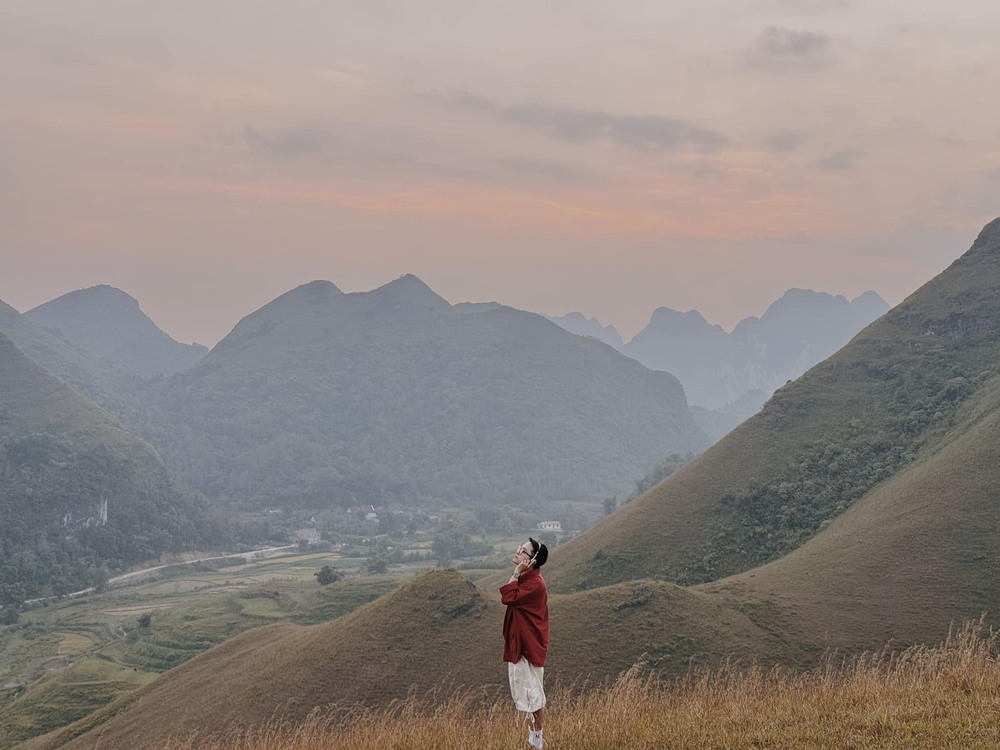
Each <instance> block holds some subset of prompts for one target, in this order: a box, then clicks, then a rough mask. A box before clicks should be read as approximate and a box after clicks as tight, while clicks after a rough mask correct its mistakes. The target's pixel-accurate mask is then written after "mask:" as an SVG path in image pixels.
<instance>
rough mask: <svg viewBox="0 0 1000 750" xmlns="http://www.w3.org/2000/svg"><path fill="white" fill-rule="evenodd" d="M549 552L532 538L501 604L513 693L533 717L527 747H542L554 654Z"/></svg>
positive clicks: (517, 560) (519, 556) (521, 551)
mask: <svg viewBox="0 0 1000 750" xmlns="http://www.w3.org/2000/svg"><path fill="white" fill-rule="evenodd" d="M548 559H549V550H548V548H547V547H546V546H545V545H544V544H539V543H538V542H537V541H535V540H534V539H531V538H529V539H528V541H527V542H526V543H525V544H522V545H521V546H520V547H518V548H517V552H515V553H514V560H513V561H514V564H515V565H516V566H517V567H516V568H514V572H513V573H512V574H511V576H510V580H509V581H508V582H507V583H505V584H504V585H503V586H501V587H500V601H501V602H503V603H504V604H506V605H507V612H506V613H505V614H504V617H503V660H504V661H505V662H507V677H508V679H509V680H510V694H511V697H513V699H514V704H515V705H516V706H517V710H518V711H524V712H525V713H526V714H528V721H529V723H530V724H531V730H530V731H529V732H528V744H529V745H531V746H532V747H536V748H540V747H542V746H543V745H544V741H543V739H542V724H543V720H544V713H545V690H544V689H543V687H542V676H543V673H544V671H545V669H544V667H545V655H546V653H547V652H548V650H549V597H548V592H547V591H546V589H545V579H544V578H542V573H541V571H540V570H539V568H541V567H542V566H543V565H544V564H545V561H546V560H548Z"/></svg>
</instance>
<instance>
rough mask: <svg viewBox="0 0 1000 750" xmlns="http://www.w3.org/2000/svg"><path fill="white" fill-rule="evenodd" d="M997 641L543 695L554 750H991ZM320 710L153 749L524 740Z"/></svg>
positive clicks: (503, 710)
mask: <svg viewBox="0 0 1000 750" xmlns="http://www.w3.org/2000/svg"><path fill="white" fill-rule="evenodd" d="M998 673H1000V660H998V658H997V643H996V639H995V637H990V636H987V635H985V634H982V633H981V632H977V630H976V628H975V627H974V626H972V627H967V628H963V629H962V630H959V631H957V632H956V633H955V634H954V635H952V636H951V637H949V639H948V640H947V641H945V642H944V643H942V644H941V645H938V646H935V647H931V648H923V647H921V648H914V649H910V650H907V651H904V652H902V653H893V654H880V655H874V656H867V657H861V658H858V659H852V660H849V661H848V662H847V663H845V664H840V663H835V664H829V665H826V666H824V667H823V668H821V669H818V670H816V671H814V672H810V673H806V674H795V673H789V672H786V671H780V670H779V671H771V672H750V673H738V672H733V671H732V670H721V671H716V672H704V671H700V670H699V671H696V672H694V673H693V674H692V675H691V676H689V677H686V678H684V679H682V680H680V681H678V682H667V683H659V682H656V681H649V680H646V679H644V678H642V677H641V676H636V675H634V674H629V675H626V676H625V677H623V678H622V679H620V680H619V681H618V682H616V684H614V685H613V686H610V687H601V688H597V689H593V690H590V691H587V692H582V693H574V692H568V691H562V690H553V691H550V695H549V710H548V718H547V719H546V725H545V736H546V740H547V741H548V742H549V743H551V746H552V747H554V748H555V747H566V748H586V749H587V750H611V748H658V749H659V748H663V749H665V750H690V749H691V748H699V749H701V748H704V749H705V750H760V748H787V749H788V750H792V749H794V750H843V749H844V748H924V749H926V750H944V749H945V748H951V749H953V750H959V749H961V750H966V749H968V748H982V749H983V750H985V748H993V747H996V746H997V744H998V743H1000V731H998V730H997V726H996V716H995V705H996V702H997V700H1000V680H998V679H997V675H998ZM331 719H332V717H331V716H329V715H328V714H326V713H324V712H322V711H320V712H318V713H317V715H316V716H314V717H311V718H310V719H309V720H307V721H305V722H302V723H297V722H296V723H278V722H275V723H273V724H271V725H269V726H266V727H263V728H251V729H249V730H247V729H244V728H240V729H238V730H234V731H222V732H219V733H218V734H217V735H216V736H214V737H210V738H206V737H205V736H204V735H202V736H200V737H198V738H196V739H192V740H189V739H179V740H177V741H173V742H170V743H168V744H162V745H158V746H157V747H158V748H160V749H161V750H195V749H197V750H223V749H228V748H233V747H239V748H242V749H243V750H293V749H294V750H347V749H348V748H351V749H353V748H358V747H364V748H366V749H370V750H398V749H399V748H436V749H437V750H465V749H466V748H470V747H474V748H478V749H481V750H507V748H514V747H521V746H523V743H524V733H525V730H524V727H523V724H520V723H517V722H515V721H513V720H512V713H511V710H510V708H509V707H508V706H506V705H492V706H488V707H481V706H480V705H479V704H478V703H477V702H476V701H475V700H470V699H469V698H468V697H458V698H456V699H454V700H452V701H450V702H449V703H447V704H445V705H443V706H440V705H434V704H432V703H430V704H429V703H428V702H425V701H420V700H419V699H417V700H416V701H414V703H411V704H409V705H408V706H407V707H406V710H403V711H399V710H376V711H368V712H360V713H358V714H356V715H354V716H352V717H350V719H349V720H348V722H347V723H346V725H345V724H343V723H341V722H337V721H336V720H331Z"/></svg>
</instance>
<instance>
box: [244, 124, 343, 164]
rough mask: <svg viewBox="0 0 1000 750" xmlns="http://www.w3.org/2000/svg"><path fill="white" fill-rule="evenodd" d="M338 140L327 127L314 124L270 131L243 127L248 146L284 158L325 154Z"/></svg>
mask: <svg viewBox="0 0 1000 750" xmlns="http://www.w3.org/2000/svg"><path fill="white" fill-rule="evenodd" d="M337 140H338V139H337V137H336V136H334V135H333V134H332V133H331V132H329V131H328V130H326V129H325V128H322V127H320V126H314V125H301V126H297V127H290V128H282V129H278V130H272V131H270V132H268V131H262V130H258V129H257V128H254V127H251V126H249V125H248V126H246V127H245V128H244V129H243V141H244V142H245V143H246V146H247V148H249V149H250V150H251V151H254V152H256V153H260V154H264V155H266V156H271V157H276V158H278V159H283V160H291V159H299V158H302V157H312V158H315V157H319V156H323V155H325V154H326V153H327V152H328V151H329V149H330V147H331V146H333V145H334V144H335V143H336V142H337Z"/></svg>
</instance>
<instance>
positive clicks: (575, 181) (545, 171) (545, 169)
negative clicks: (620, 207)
mask: <svg viewBox="0 0 1000 750" xmlns="http://www.w3.org/2000/svg"><path fill="white" fill-rule="evenodd" d="M495 163H496V166H497V167H499V168H500V169H502V170H504V171H506V172H511V173H513V174H517V175H526V176H529V177H541V178H543V179H546V180H550V181H554V182H561V183H566V184H572V185H580V184H591V185H592V184H599V183H604V182H606V181H607V180H606V178H605V177H603V176H602V175H599V174H597V173H596V172H593V171H591V170H588V169H583V168H582V167H578V166H575V165H572V164H565V163H563V162H556V161H546V160H539V159H519V158H507V159H498V160H497V161H496V162H495Z"/></svg>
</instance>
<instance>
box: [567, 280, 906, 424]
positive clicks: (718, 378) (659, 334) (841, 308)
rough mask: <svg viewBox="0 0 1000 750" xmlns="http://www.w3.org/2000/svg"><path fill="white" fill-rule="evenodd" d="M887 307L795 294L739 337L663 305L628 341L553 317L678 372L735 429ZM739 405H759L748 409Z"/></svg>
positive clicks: (873, 300)
mask: <svg viewBox="0 0 1000 750" xmlns="http://www.w3.org/2000/svg"><path fill="white" fill-rule="evenodd" d="M888 309H889V305H888V304H887V303H886V302H885V301H884V300H883V299H882V298H881V297H880V296H879V295H878V294H876V293H875V292H872V291H869V292H865V293H864V294H862V295H861V296H859V297H857V298H855V299H854V300H851V301H850V302H848V300H847V299H846V298H845V297H842V296H840V295H832V294H826V293H822V292H814V291H811V290H808V289H789V290H788V291H787V292H785V294H784V295H782V297H781V299H779V300H777V301H776V302H775V303H774V304H772V305H771V306H770V307H769V308H768V309H767V311H766V312H765V313H764V315H763V316H761V317H760V318H756V317H749V318H745V319H744V320H742V321H740V323H739V324H738V325H737V326H736V327H735V328H734V329H733V331H732V333H726V331H724V330H723V329H722V328H721V327H720V326H718V325H712V324H710V323H708V322H707V321H706V320H705V318H704V317H702V315H701V314H700V313H699V312H698V311H697V310H690V311H688V312H686V313H682V312H678V311H676V310H671V309H670V308H667V307H660V308H657V309H656V310H655V311H654V312H653V315H652V318H651V319H650V322H649V324H648V325H647V326H646V327H645V328H643V329H642V330H641V331H640V332H639V333H637V334H636V335H635V336H634V337H633V338H632V340H631V341H629V342H628V343H624V344H623V343H620V341H621V337H620V336H618V333H617V331H615V330H614V328H613V327H611V326H608V327H605V326H602V324H601V323H600V322H599V321H597V320H595V319H593V318H585V317H584V316H583V315H582V314H580V313H570V314H569V315H565V316H562V317H559V318H551V320H552V321H553V322H555V323H557V324H559V325H561V326H563V327H564V328H566V330H568V331H570V332H572V333H576V334H579V335H588V336H594V337H595V338H599V339H601V340H603V341H604V342H605V343H607V344H609V345H611V346H615V347H616V348H618V349H620V350H621V351H622V352H623V353H624V354H627V355H628V356H630V357H632V358H633V359H636V360H638V361H639V362H642V363H643V364H644V365H646V366H647V367H649V368H650V369H652V370H663V371H665V372H670V373H672V374H674V375H676V376H677V378H678V379H679V380H680V381H681V383H682V384H683V385H684V392H685V394H686V395H687V398H688V401H689V402H690V403H691V404H692V405H697V406H702V407H707V408H709V409H714V410H723V411H731V412H733V413H734V414H736V415H739V418H737V419H736V421H735V422H732V423H731V424H729V422H728V421H726V420H723V421H724V422H725V423H726V424H728V425H729V426H730V427H732V426H734V425H735V424H737V423H738V422H739V421H742V419H743V418H745V417H746V416H749V413H753V411H755V410H756V408H759V406H760V405H762V404H763V403H764V401H766V400H767V399H768V398H769V397H770V395H771V394H772V393H773V392H774V391H775V390H776V389H777V388H779V387H780V386H782V385H784V384H785V383H786V382H788V381H789V380H794V379H795V378H797V377H798V376H799V375H801V374H802V373H804V372H805V371H806V370H808V369H809V368H810V367H812V366H813V365H815V364H816V363H818V362H821V361H822V360H824V359H826V358H827V357H828V356H830V355H831V354H833V353H834V352H835V351H837V350H838V349H839V348H840V347H842V346H843V345H844V344H846V343H847V342H848V341H850V340H851V338H853V337H854V335H855V334H857V333H858V332H859V331H860V330H861V329H863V328H864V327H865V326H867V325H868V324H869V323H871V322H872V321H873V320H876V319H877V318H878V317H880V316H881V315H883V314H885V312H886V311H887V310H888ZM734 402H743V403H745V404H750V402H754V403H753V408H752V409H750V411H749V412H747V409H746V408H745V407H741V406H740V405H739V404H737V403H734ZM709 429H711V428H709Z"/></svg>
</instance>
